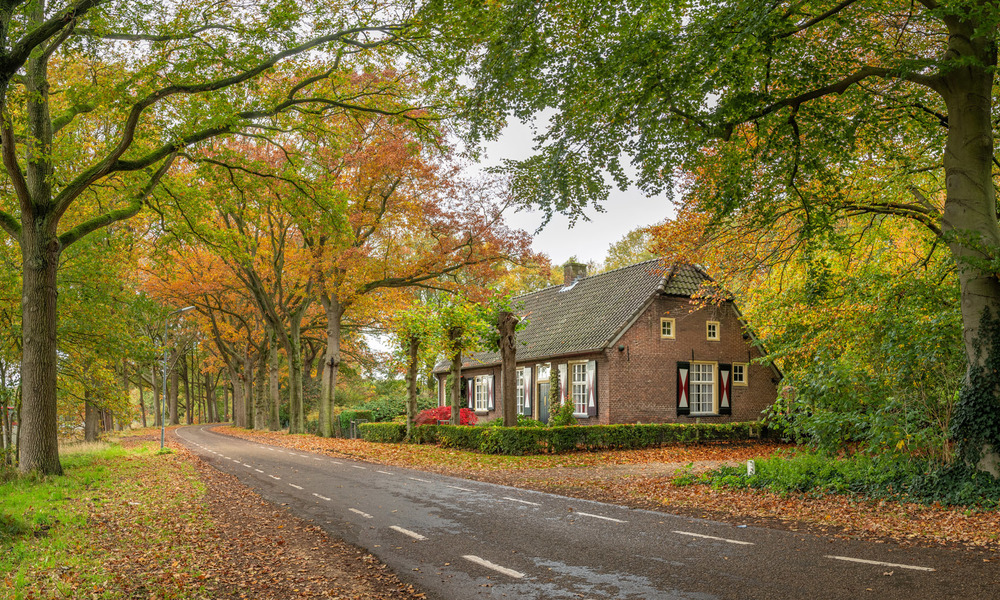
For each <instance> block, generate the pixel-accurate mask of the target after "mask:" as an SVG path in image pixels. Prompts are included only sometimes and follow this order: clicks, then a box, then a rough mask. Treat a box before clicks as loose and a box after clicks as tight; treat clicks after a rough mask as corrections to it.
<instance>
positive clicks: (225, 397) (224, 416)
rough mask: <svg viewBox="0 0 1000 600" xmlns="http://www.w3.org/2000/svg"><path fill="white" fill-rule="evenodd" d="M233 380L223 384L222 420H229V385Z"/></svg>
mask: <svg viewBox="0 0 1000 600" xmlns="http://www.w3.org/2000/svg"><path fill="white" fill-rule="evenodd" d="M230 385H232V382H230V383H228V384H225V385H223V386H222V421H223V422H228V421H229V386H230Z"/></svg>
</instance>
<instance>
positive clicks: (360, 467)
mask: <svg viewBox="0 0 1000 600" xmlns="http://www.w3.org/2000/svg"><path fill="white" fill-rule="evenodd" d="M351 466H352V467H354V468H355V469H367V468H368V467H362V466H360V465H351Z"/></svg>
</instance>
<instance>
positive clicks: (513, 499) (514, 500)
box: [503, 496, 607, 518]
mask: <svg viewBox="0 0 1000 600" xmlns="http://www.w3.org/2000/svg"><path fill="white" fill-rule="evenodd" d="M503 500H510V501H511V502H520V503H521V504H530V505H532V506H541V504H539V503H537V502H528V501H527V500H518V499H517V498H508V497H507V496H504V497H503ZM578 514H581V515H583V514H587V513H578ZM590 516H596V515H590ZM601 518H607V517H601Z"/></svg>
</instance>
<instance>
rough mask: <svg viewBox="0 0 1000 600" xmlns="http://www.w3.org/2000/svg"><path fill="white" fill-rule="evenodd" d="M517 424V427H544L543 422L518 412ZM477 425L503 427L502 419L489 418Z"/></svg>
mask: <svg viewBox="0 0 1000 600" xmlns="http://www.w3.org/2000/svg"><path fill="white" fill-rule="evenodd" d="M517 426H518V427H545V423H542V422H541V421H538V420H536V419H532V418H531V417H529V416H527V415H522V414H518V415H517ZM477 427H503V419H491V420H489V421H483V422H482V423H480V424H479V425H477Z"/></svg>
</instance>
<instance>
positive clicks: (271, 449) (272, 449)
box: [264, 448, 274, 452]
mask: <svg viewBox="0 0 1000 600" xmlns="http://www.w3.org/2000/svg"><path fill="white" fill-rule="evenodd" d="M264 449H265V450H270V451H271V452H274V448H264Z"/></svg>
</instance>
